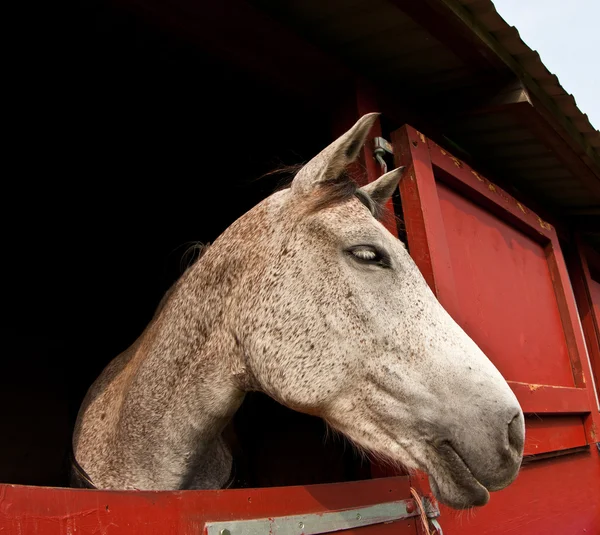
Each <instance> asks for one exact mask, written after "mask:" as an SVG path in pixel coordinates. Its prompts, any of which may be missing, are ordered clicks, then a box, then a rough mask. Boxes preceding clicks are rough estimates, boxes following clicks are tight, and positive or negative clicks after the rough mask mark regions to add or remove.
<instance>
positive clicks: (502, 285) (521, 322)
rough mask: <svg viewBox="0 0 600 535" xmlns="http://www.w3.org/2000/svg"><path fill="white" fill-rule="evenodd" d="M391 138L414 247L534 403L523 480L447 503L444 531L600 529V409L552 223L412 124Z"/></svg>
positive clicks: (438, 290)
mask: <svg viewBox="0 0 600 535" xmlns="http://www.w3.org/2000/svg"><path fill="white" fill-rule="evenodd" d="M392 139H393V141H394V149H395V155H396V159H397V161H398V163H401V164H404V165H408V166H409V167H408V168H409V170H410V172H409V174H408V175H407V176H406V177H405V178H403V180H402V182H401V185H400V191H401V196H402V202H403V209H404V214H405V216H406V227H407V231H408V242H409V251H410V253H411V255H412V256H413V258H414V260H415V262H416V264H417V265H418V267H419V269H420V270H421V272H422V273H423V275H424V277H425V279H426V280H427V282H428V283H429V285H430V286H431V288H432V289H433V290H434V292H435V294H436V296H437V297H438V299H439V300H440V302H441V303H442V305H443V306H444V307H445V308H446V309H447V310H448V311H449V312H450V314H451V315H452V316H453V317H454V318H455V319H456V320H457V321H458V323H459V324H460V325H461V326H463V327H465V328H466V330H467V332H469V334H471V336H472V337H473V338H475V340H476V341H477V342H478V343H479V345H480V346H482V348H483V349H484V350H485V351H486V353H487V354H488V355H489V356H490V357H491V359H492V361H493V362H494V363H495V364H496V365H497V366H498V367H499V368H500V370H501V372H502V373H503V374H504V375H505V377H506V378H507V379H509V385H510V386H511V388H512V389H513V391H514V392H515V393H516V395H517V397H518V398H519V401H520V402H521V404H522V407H523V409H524V411H525V412H526V413H528V414H527V415H526V426H527V432H526V436H527V439H526V446H525V452H526V454H527V455H530V457H529V458H528V461H529V462H528V464H526V465H525V466H524V467H523V468H522V470H521V474H520V475H519V477H518V479H517V481H516V482H515V483H514V484H512V485H511V486H509V487H508V488H507V489H505V490H503V491H501V492H499V493H494V494H492V500H491V502H490V504H489V505H487V506H485V507H484V508H482V509H477V510H476V511H474V512H473V513H471V512H458V513H457V512H455V511H451V510H449V509H447V508H443V511H444V513H443V515H442V526H443V528H444V533H446V535H447V534H448V533H450V534H452V533H460V534H466V535H471V534H473V535H474V534H481V533H494V534H499V533H502V534H504V533H519V534H520V533H528V534H529V533H544V534H546V533H548V534H555V533H556V534H561V535H562V534H563V533H564V534H571V533H596V534H600V518H599V514H600V513H599V507H600V506H599V502H600V460H599V455H598V451H597V450H596V448H595V445H593V446H592V447H588V446H586V444H590V443H593V442H596V441H597V432H596V429H597V428H598V426H599V422H600V419H599V414H598V411H597V410H596V404H595V398H594V393H593V390H592V388H591V387H590V385H591V373H590V366H589V363H588V359H587V351H586V348H585V344H584V341H583V336H582V332H581V326H580V324H579V318H578V315H577V310H576V307H575V301H574V298H573V297H574V296H573V291H572V289H571V284H570V280H569V274H568V273H567V270H566V266H565V262H564V259H563V257H562V252H561V248H560V244H559V242H558V238H557V236H556V232H555V230H554V228H553V227H552V225H550V224H548V223H547V222H545V221H543V220H542V219H541V218H540V217H538V216H537V215H536V214H535V213H534V212H532V211H531V210H529V209H528V208H527V207H526V206H523V205H522V204H521V203H519V202H518V201H517V200H515V199H514V198H512V197H511V196H510V195H508V194H507V193H506V192H504V191H503V190H502V189H501V188H498V187H497V186H496V185H494V184H493V183H491V182H490V181H489V180H488V179H486V178H485V177H483V176H481V175H479V174H478V173H477V172H476V171H475V170H474V169H472V168H470V167H469V166H468V165H466V164H465V163H464V162H462V161H460V160H459V159H457V158H455V157H453V156H452V155H451V154H449V153H448V152H447V151H445V150H444V149H442V148H441V147H439V146H438V145H436V144H435V143H434V142H432V141H431V140H429V139H427V138H426V137H425V136H423V134H421V133H420V132H418V131H417V130H415V129H414V128H412V127H410V126H405V127H403V128H401V129H400V130H398V131H396V132H394V134H393V136H392ZM448 259H449V260H450V261H448ZM572 448H577V449H578V450H581V448H583V449H584V450H586V453H574V452H573V451H572ZM540 454H541V456H540ZM541 457H550V458H548V459H547V460H541ZM531 459H534V461H530V460H531ZM421 479H422V478H421ZM421 483H423V484H424V488H423V490H424V491H426V488H425V487H426V480H422V481H421ZM573 500H579V501H580V503H578V504H577V506H576V507H571V504H572V503H573Z"/></svg>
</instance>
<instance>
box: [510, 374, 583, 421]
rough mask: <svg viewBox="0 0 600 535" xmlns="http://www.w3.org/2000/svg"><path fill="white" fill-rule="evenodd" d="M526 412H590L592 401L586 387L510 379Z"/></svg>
mask: <svg viewBox="0 0 600 535" xmlns="http://www.w3.org/2000/svg"><path fill="white" fill-rule="evenodd" d="M508 386H510V387H511V389H512V391H513V392H514V393H515V395H516V396H517V398H518V400H519V403H520V404H521V408H522V409H523V411H524V412H534V413H536V414H542V413H547V414H560V413H564V412H574V413H585V412H590V401H589V399H588V392H587V389H585V388H569V387H565V386H552V385H540V384H531V383H519V382H516V381H508Z"/></svg>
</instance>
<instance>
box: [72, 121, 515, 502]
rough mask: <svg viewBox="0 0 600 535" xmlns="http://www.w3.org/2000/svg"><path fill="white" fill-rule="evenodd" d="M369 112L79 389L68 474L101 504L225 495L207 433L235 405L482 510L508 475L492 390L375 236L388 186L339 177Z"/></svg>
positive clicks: (405, 257) (387, 238)
mask: <svg viewBox="0 0 600 535" xmlns="http://www.w3.org/2000/svg"><path fill="white" fill-rule="evenodd" d="M377 115H378V114H376V113H374V114H368V115H365V116H363V117H362V118H360V119H359V120H358V122H357V123H356V124H355V125H354V126H353V127H352V128H350V130H348V131H347V132H346V133H345V134H343V135H342V136H341V137H339V138H338V139H336V140H335V141H334V142H333V143H332V144H331V145H329V146H328V147H326V148H325V149H324V150H322V151H321V152H320V153H319V154H318V155H316V156H315V157H314V158H312V159H311V160H310V161H309V162H308V163H306V165H304V166H303V167H302V168H301V169H300V170H299V171H298V173H297V174H296V175H295V176H294V178H293V179H292V181H291V184H290V185H289V187H287V188H285V189H281V190H279V191H277V192H275V193H273V194H272V195H270V196H269V197H267V198H266V199H264V200H263V201H262V202H260V203H259V204H258V205H256V206H255V207H254V208H252V209H251V210H249V211H248V212H247V213H246V214H244V215H243V216H241V217H240V218H239V219H238V220H236V221H235V222H234V223H233V224H232V225H231V226H230V227H229V228H227V229H226V230H225V231H224V232H223V233H222V234H221V235H220V236H219V237H218V238H217V239H216V240H215V241H214V243H213V244H212V245H211V246H210V247H209V248H208V249H207V250H206V251H205V252H204V254H203V255H202V256H201V257H200V258H199V259H198V260H197V261H196V262H195V263H194V264H192V265H191V267H189V268H188V269H187V270H186V271H185V272H184V273H183V275H182V276H181V277H180V279H179V280H178V281H177V282H176V283H175V284H174V285H173V287H172V288H171V289H170V290H169V291H168V292H167V294H166V295H165V297H164V298H163V300H162V301H161V303H160V305H159V307H158V309H157V310H156V312H155V314H154V316H153V318H152V320H151V321H150V323H149V324H148V325H147V327H146V328H145V330H144V331H143V333H142V334H141V335H140V336H139V338H138V339H137V340H136V341H135V342H134V343H133V345H132V346H131V347H129V349H127V350H126V351H125V352H123V353H122V354H121V355H119V356H118V357H116V358H115V359H114V360H113V361H112V362H110V363H109V364H108V366H107V367H106V368H105V369H104V371H103V372H102V373H101V375H100V376H99V377H98V379H97V380H96V381H95V382H94V384H93V385H92V386H91V387H90V389H89V391H88V393H87V395H86V397H85V399H84V401H83V403H82V405H81V408H80V411H79V414H78V417H77V422H76V425H75V430H74V434H73V452H74V457H75V459H76V464H77V466H78V467H79V468H80V469H81V471H82V473H83V474H85V475H86V478H87V481H89V482H90V483H93V485H94V486H95V487H97V488H103V489H124V490H127V489H144V490H169V489H220V488H226V487H227V485H228V482H229V480H230V475H231V470H232V456H231V452H230V449H229V447H228V445H227V442H226V441H225V440H224V437H223V432H224V429H225V428H226V426H227V424H228V423H229V422H230V421H231V419H232V417H233V416H234V414H235V413H236V411H237V410H238V408H239V407H240V405H241V403H242V401H243V400H244V396H245V395H246V393H248V392H262V393H263V394H266V395H267V396H270V397H271V398H273V399H274V400H276V401H277V402H279V403H280V404H282V405H284V406H285V407H288V408H290V409H292V410H294V411H300V412H302V413H306V414H309V415H314V416H318V417H320V418H322V419H323V420H324V421H325V422H326V423H327V424H328V425H329V426H330V427H331V428H333V429H334V430H336V431H337V432H340V433H341V434H342V435H343V436H345V437H347V438H348V439H349V440H350V441H351V442H352V443H353V444H354V445H356V446H357V447H358V448H360V449H361V450H363V451H365V452H369V453H372V454H374V455H377V456H379V457H381V458H385V459H388V460H390V461H391V462H394V463H398V465H401V466H403V467H405V468H407V469H409V470H412V469H416V470H420V471H423V472H425V473H426V474H428V475H429V481H430V485H431V488H432V491H433V493H434V495H435V496H436V498H437V499H438V500H440V501H441V502H443V503H445V504H447V505H449V506H451V507H454V508H457V509H461V508H467V507H472V506H477V505H484V504H485V503H487V502H488V500H489V492H490V491H496V490H499V489H502V488H504V487H506V486H507V485H509V484H510V483H511V482H512V481H513V480H514V479H515V477H516V476H517V473H518V471H519V468H520V465H521V461H522V455H523V444H524V437H525V428H524V418H523V413H522V410H521V408H520V406H519V403H518V401H517V399H516V397H515V395H514V394H513V392H512V391H511V389H510V388H509V386H508V384H507V383H506V381H505V380H504V378H503V377H502V375H501V374H500V373H499V371H498V370H497V369H496V367H495V366H494V365H493V364H492V363H491V361H490V360H489V359H488V358H487V357H486V355H485V354H484V353H483V352H482V350H481V349H480V348H479V347H478V346H477V345H476V344H475V342H474V341H473V340H471V338H469V336H468V335H467V334H466V333H465V332H464V331H463V330H462V329H461V328H460V327H459V325H458V324H457V323H456V322H455V321H454V320H453V319H452V318H451V316H450V315H449V314H448V313H447V312H446V311H445V309H444V308H443V307H442V306H441V304H440V303H439V302H438V300H437V299H436V297H435V296H434V294H433V292H432V291H431V290H430V288H429V287H428V285H427V283H426V282H425V280H424V278H423V276H422V275H421V273H420V271H419V269H418V268H417V266H416V264H415V263H414V262H413V260H412V259H411V257H410V255H409V253H408V251H407V249H406V247H405V245H404V244H403V243H402V242H401V241H400V240H398V239H397V238H396V237H394V236H393V235H392V234H391V233H390V232H389V231H388V230H386V228H385V227H384V226H383V224H382V223H381V222H380V220H379V219H380V217H381V213H382V207H383V206H385V203H386V202H387V201H388V199H390V198H391V196H392V194H393V193H394V191H395V190H396V189H397V187H398V184H399V181H400V179H401V178H402V175H403V169H401V168H399V169H394V170H392V171H390V172H387V173H385V174H384V175H382V176H381V177H380V178H378V179H377V180H375V181H374V182H371V183H369V184H367V185H365V186H363V187H359V186H358V185H357V183H356V182H355V181H353V180H352V179H351V178H349V177H348V173H346V170H347V168H348V166H349V165H350V164H352V163H353V162H354V161H355V160H356V158H357V156H358V154H359V153H360V151H361V148H362V146H363V145H364V143H365V140H366V138H367V136H368V134H369V131H370V129H371V127H372V125H373V123H374V121H375V120H376V118H377Z"/></svg>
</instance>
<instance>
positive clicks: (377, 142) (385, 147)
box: [373, 137, 394, 174]
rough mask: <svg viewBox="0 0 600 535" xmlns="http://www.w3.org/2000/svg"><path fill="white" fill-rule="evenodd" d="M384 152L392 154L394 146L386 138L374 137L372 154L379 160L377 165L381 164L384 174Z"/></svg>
mask: <svg viewBox="0 0 600 535" xmlns="http://www.w3.org/2000/svg"><path fill="white" fill-rule="evenodd" d="M385 154H394V147H393V146H392V144H391V143H390V142H389V141H388V140H387V139H385V138H382V137H376V138H375V139H373V155H374V156H375V159H376V160H377V161H378V162H379V165H381V169H382V171H383V173H384V174H385V173H387V163H385V160H384V158H383V157H384V156H385Z"/></svg>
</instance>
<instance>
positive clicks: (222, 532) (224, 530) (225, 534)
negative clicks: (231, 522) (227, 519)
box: [219, 529, 231, 535]
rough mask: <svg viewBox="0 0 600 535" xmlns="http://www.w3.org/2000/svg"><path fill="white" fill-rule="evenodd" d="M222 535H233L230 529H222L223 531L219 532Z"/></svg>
mask: <svg viewBox="0 0 600 535" xmlns="http://www.w3.org/2000/svg"><path fill="white" fill-rule="evenodd" d="M219 533H220V535H231V531H229V530H228V529H222V530H221V531H219Z"/></svg>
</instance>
